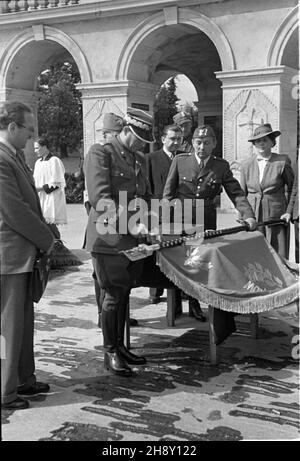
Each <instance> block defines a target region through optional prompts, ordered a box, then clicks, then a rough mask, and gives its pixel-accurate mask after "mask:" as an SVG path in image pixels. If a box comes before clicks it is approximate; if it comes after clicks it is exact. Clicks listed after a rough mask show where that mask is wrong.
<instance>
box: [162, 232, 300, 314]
mask: <svg viewBox="0 0 300 461" xmlns="http://www.w3.org/2000/svg"><path fill="white" fill-rule="evenodd" d="M157 263H158V265H159V267H160V269H161V270H162V272H163V273H164V274H165V275H166V276H167V277H168V278H169V279H170V280H171V281H172V282H174V283H175V285H177V286H178V287H179V288H181V289H182V290H183V291H184V292H186V293H187V294H189V295H190V296H193V297H194V298H197V299H198V300H199V301H200V302H201V301H202V302H204V303H206V304H210V305H212V306H213V307H215V308H218V309H221V310H224V311H228V312H236V313H239V314H249V313H258V312H264V311H268V310H271V309H274V308H277V307H282V306H285V305H287V304H289V303H291V302H293V301H296V300H297V299H298V298H299V288H298V279H299V277H298V275H299V268H298V265H296V264H293V263H290V262H289V261H286V260H284V259H283V258H281V257H280V256H279V255H278V254H277V253H276V252H275V251H274V250H273V248H272V247H271V246H270V245H269V243H268V242H267V240H266V239H265V237H264V236H263V235H262V234H261V233H260V232H258V231H255V232H246V231H242V232H239V233H237V234H232V235H225V236H221V237H216V238H213V239H211V240H207V241H205V240H204V241H203V242H202V244H200V245H199V246H188V245H185V244H182V245H180V246H177V247H173V248H167V249H163V250H161V251H158V252H157Z"/></svg>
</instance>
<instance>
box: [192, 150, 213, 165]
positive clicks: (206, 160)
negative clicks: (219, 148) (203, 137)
mask: <svg viewBox="0 0 300 461" xmlns="http://www.w3.org/2000/svg"><path fill="white" fill-rule="evenodd" d="M194 155H195V157H196V160H197V162H198V165H200V162H203V166H206V164H207V162H208V160H209V158H210V155H208V156H207V157H205V159H203V160H201V159H200V157H198V155H197V154H196V152H194Z"/></svg>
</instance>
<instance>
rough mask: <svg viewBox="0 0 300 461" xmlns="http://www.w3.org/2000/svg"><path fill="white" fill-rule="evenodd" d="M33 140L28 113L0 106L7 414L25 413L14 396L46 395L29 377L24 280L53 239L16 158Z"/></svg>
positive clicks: (16, 105)
mask: <svg viewBox="0 0 300 461" xmlns="http://www.w3.org/2000/svg"><path fill="white" fill-rule="evenodd" d="M33 134H34V116H33V113H32V111H31V109H30V107H28V106H27V105H25V104H23V103H20V102H18V101H9V102H5V103H2V104H1V105H0V241H1V245H0V268H1V340H2V344H3V345H4V349H5V350H3V356H1V408H2V409H9V410H18V409H24V408H28V406H29V402H28V400H26V399H24V398H22V397H20V396H28V395H35V394H39V393H41V392H48V391H49V385H48V384H46V383H41V382H38V381H37V380H36V377H35V365H34V353H33V330H34V326H33V323H34V316H33V299H32V294H31V289H30V274H31V272H32V270H33V263H34V260H35V256H36V253H37V250H41V251H44V252H50V251H51V249H52V247H53V244H54V237H53V235H52V232H51V231H50V229H49V228H48V226H47V225H46V223H45V222H44V218H43V216H42V211H41V207H40V201H39V198H38V195H37V192H36V189H35V184H34V179H33V176H32V174H31V171H30V169H29V168H28V167H27V165H26V164H25V161H24V156H23V152H22V149H23V148H24V147H25V145H26V142H27V140H28V139H30V138H31V137H32V136H33Z"/></svg>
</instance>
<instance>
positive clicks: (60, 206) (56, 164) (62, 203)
mask: <svg viewBox="0 0 300 461" xmlns="http://www.w3.org/2000/svg"><path fill="white" fill-rule="evenodd" d="M64 175H65V167H64V165H63V163H62V161H61V160H60V159H59V158H58V157H55V156H52V157H50V159H49V160H43V159H41V158H39V159H38V160H37V161H36V163H35V166H34V172H33V176H34V180H35V186H36V188H39V187H43V186H44V185H45V184H48V186H49V187H56V186H58V189H56V190H55V191H53V192H51V193H50V194H46V192H45V191H44V190H43V191H40V192H38V195H39V199H40V202H41V207H42V211H43V215H44V218H45V220H46V222H47V223H49V224H67V205H66V196H65V187H66V181H65V176H64Z"/></svg>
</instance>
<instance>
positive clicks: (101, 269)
mask: <svg viewBox="0 0 300 461" xmlns="http://www.w3.org/2000/svg"><path fill="white" fill-rule="evenodd" d="M92 262H93V267H94V271H95V274H96V277H97V281H98V283H99V285H100V287H101V290H102V289H104V291H105V295H104V299H103V303H102V313H101V322H102V334H103V346H104V349H105V350H106V351H107V352H115V351H116V350H117V349H118V345H119V344H123V342H124V327H125V320H126V309H127V304H128V300H129V294H130V290H131V288H132V287H133V286H135V285H136V283H137V281H138V280H139V278H140V276H141V274H142V270H143V264H144V263H143V260H140V261H135V262H132V261H130V260H129V259H127V258H126V257H125V256H123V255H115V254H114V255H111V254H102V253H92Z"/></svg>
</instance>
